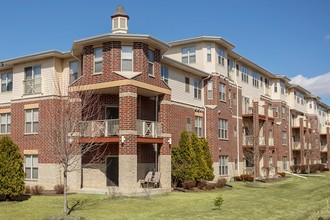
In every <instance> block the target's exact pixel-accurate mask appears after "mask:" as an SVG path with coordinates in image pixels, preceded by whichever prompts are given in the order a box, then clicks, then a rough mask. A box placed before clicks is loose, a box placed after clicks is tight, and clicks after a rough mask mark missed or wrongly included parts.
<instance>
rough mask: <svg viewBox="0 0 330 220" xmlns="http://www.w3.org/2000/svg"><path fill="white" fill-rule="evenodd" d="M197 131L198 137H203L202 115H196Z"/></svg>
mask: <svg viewBox="0 0 330 220" xmlns="http://www.w3.org/2000/svg"><path fill="white" fill-rule="evenodd" d="M195 133H196V134H197V137H199V138H200V137H202V117H195Z"/></svg>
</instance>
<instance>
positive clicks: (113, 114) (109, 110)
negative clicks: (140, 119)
mask: <svg viewBox="0 0 330 220" xmlns="http://www.w3.org/2000/svg"><path fill="white" fill-rule="evenodd" d="M118 118H119V108H118V106H110V107H105V119H118Z"/></svg>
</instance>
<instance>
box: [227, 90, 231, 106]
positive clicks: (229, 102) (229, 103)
mask: <svg viewBox="0 0 330 220" xmlns="http://www.w3.org/2000/svg"><path fill="white" fill-rule="evenodd" d="M228 105H229V107H230V108H231V91H230V90H229V92H228Z"/></svg>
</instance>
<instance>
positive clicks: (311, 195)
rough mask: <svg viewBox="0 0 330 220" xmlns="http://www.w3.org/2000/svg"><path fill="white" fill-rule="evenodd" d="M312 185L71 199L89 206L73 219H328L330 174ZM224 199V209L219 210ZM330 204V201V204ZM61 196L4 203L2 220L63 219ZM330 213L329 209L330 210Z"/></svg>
mask: <svg viewBox="0 0 330 220" xmlns="http://www.w3.org/2000/svg"><path fill="white" fill-rule="evenodd" d="M324 175H326V177H308V179H307V180H305V179H301V178H298V177H289V178H287V179H286V180H284V181H281V182H276V183H258V184H259V186H260V188H251V187H247V186H246V184H245V183H242V182H235V183H230V184H231V185H233V188H226V189H221V190H212V191H200V192H187V193H183V192H172V193H169V194H165V195H156V196H151V197H150V199H146V198H122V199H115V200H111V199H109V198H108V197H107V196H106V195H78V194H77V195H71V196H70V200H71V201H73V200H77V199H80V200H83V201H85V203H84V205H83V206H82V207H81V208H80V209H79V210H76V211H74V212H73V213H72V215H79V216H83V217H85V218H86V219H87V220H88V219H257V220H258V219H290V220H291V219H317V218H316V216H320V215H329V216H330V211H329V210H328V202H327V201H328V200H330V172H327V173H325V174H324ZM218 195H221V196H222V197H223V199H224V203H223V205H222V206H221V209H220V210H218V209H215V206H214V205H213V201H214V199H215V197H217V196H218ZM329 202H330V201H329ZM62 203H63V202H62V197H61V196H32V197H31V198H30V199H28V200H27V201H23V202H0V219H1V220H6V219H15V220H16V219H33V220H36V219H42V218H43V217H44V216H47V215H52V214H61V212H62ZM329 209H330V208H329Z"/></svg>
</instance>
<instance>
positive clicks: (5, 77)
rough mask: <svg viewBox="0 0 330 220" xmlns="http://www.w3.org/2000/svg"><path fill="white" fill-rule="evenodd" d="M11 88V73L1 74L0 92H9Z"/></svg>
mask: <svg viewBox="0 0 330 220" xmlns="http://www.w3.org/2000/svg"><path fill="white" fill-rule="evenodd" d="M12 90H13V74H12V73H3V74H1V92H10V91H12Z"/></svg>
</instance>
